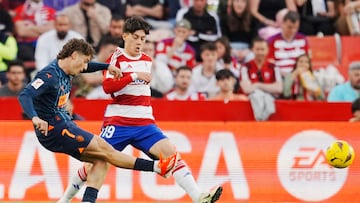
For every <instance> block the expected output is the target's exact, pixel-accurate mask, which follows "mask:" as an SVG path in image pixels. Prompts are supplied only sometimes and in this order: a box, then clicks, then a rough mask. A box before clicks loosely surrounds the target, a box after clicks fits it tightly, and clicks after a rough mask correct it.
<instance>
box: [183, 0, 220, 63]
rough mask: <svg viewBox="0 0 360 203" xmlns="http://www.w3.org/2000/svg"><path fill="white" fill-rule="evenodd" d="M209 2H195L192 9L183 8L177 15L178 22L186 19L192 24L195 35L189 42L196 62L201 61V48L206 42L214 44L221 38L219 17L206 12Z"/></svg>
mask: <svg viewBox="0 0 360 203" xmlns="http://www.w3.org/2000/svg"><path fill="white" fill-rule="evenodd" d="M206 7H207V0H194V2H193V5H192V6H191V7H190V8H182V9H180V10H179V11H178V13H177V15H176V21H180V20H181V19H186V20H188V21H189V22H191V28H192V30H193V35H191V36H189V38H188V41H189V42H190V45H191V46H192V47H193V48H194V49H195V52H196V60H197V61H201V56H200V53H201V50H200V46H201V45H202V44H204V43H205V42H214V41H215V40H216V39H217V38H219V37H220V36H221V30H220V24H219V17H218V16H217V14H216V13H212V12H208V11H207V10H206Z"/></svg>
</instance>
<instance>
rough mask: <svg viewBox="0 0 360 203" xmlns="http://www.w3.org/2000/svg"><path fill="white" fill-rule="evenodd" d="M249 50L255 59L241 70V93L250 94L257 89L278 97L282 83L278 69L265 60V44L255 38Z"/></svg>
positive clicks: (266, 52)
mask: <svg viewBox="0 0 360 203" xmlns="http://www.w3.org/2000/svg"><path fill="white" fill-rule="evenodd" d="M251 50H252V52H253V53H254V54H255V58H254V59H253V60H251V61H249V62H247V63H246V64H244V66H243V68H242V69H241V80H240V86H241V89H242V91H243V92H244V93H245V94H251V93H252V92H254V91H255V90H256V89H259V90H262V91H263V92H266V93H269V94H271V95H273V96H274V97H278V96H279V95H280V94H281V93H282V91H283V83H282V78H281V74H280V70H279V68H278V67H276V66H275V64H273V63H271V62H269V61H268V60H267V55H268V52H269V48H268V44H267V42H266V41H265V40H264V39H262V38H255V39H254V40H253V42H252V45H251Z"/></svg>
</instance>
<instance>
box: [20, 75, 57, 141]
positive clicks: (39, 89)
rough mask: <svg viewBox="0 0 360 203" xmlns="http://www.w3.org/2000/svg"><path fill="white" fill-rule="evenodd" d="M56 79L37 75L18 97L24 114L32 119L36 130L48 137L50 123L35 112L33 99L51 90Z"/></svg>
mask: <svg viewBox="0 0 360 203" xmlns="http://www.w3.org/2000/svg"><path fill="white" fill-rule="evenodd" d="M53 79H54V77H51V78H47V76H45V74H43V75H41V74H39V75H37V76H36V78H35V79H34V80H33V81H32V82H31V83H29V84H27V85H26V87H25V88H24V89H23V90H22V91H21V92H20V95H19V97H18V100H19V103H20V106H21V108H22V109H23V111H24V113H25V114H26V115H27V116H28V118H30V119H31V121H32V123H33V124H34V126H35V128H37V129H38V130H39V131H40V132H42V133H43V134H44V135H47V132H48V123H47V122H46V121H44V120H42V119H41V118H39V116H38V114H37V113H36V111H35V108H34V103H33V99H34V98H37V97H39V96H41V95H43V94H44V93H46V90H47V89H48V88H49V86H50V85H51V83H52V81H53Z"/></svg>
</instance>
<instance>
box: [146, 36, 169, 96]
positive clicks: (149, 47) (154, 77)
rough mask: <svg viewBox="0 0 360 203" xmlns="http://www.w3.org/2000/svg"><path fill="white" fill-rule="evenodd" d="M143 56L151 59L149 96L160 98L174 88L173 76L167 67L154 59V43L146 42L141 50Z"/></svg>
mask: <svg viewBox="0 0 360 203" xmlns="http://www.w3.org/2000/svg"><path fill="white" fill-rule="evenodd" d="M142 51H143V52H144V53H145V54H147V55H148V56H150V57H151V58H153V61H152V64H151V82H150V88H151V96H152V97H155V98H162V97H163V95H164V94H165V93H167V92H168V91H169V90H170V89H171V88H173V86H174V76H173V74H172V72H171V70H170V68H169V66H168V65H167V64H166V63H164V62H163V61H161V60H158V59H157V58H156V57H155V43H154V42H151V41H146V43H145V44H144V47H143V50H142Z"/></svg>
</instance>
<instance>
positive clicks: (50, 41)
mask: <svg viewBox="0 0 360 203" xmlns="http://www.w3.org/2000/svg"><path fill="white" fill-rule="evenodd" d="M70 27H71V22H70V19H69V17H68V16H66V15H64V14H59V15H57V16H56V18H55V29H52V30H50V31H47V32H45V33H43V34H41V35H40V37H39V38H38V41H37V43H36V49H35V62H36V71H35V72H38V71H40V70H41V69H43V68H44V67H45V66H47V65H48V64H49V63H50V62H51V61H52V60H54V59H55V58H56V56H57V54H58V53H59V51H60V50H61V48H62V47H63V46H64V44H66V42H68V41H69V40H70V39H72V38H78V39H81V38H83V37H82V36H81V35H80V34H79V33H77V32H75V31H73V30H70Z"/></svg>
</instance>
